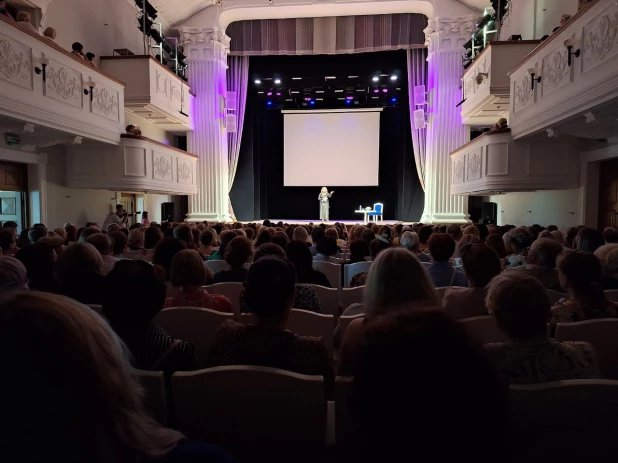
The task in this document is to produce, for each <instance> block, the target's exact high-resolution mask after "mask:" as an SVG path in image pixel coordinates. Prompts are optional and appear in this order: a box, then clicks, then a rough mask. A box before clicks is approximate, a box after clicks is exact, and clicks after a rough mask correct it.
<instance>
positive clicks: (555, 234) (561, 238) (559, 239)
mask: <svg viewBox="0 0 618 463" xmlns="http://www.w3.org/2000/svg"><path fill="white" fill-rule="evenodd" d="M550 233H551V236H552V238H553V239H554V240H556V241H557V242H558V243H560V245H562V246H564V235H563V234H562V232H561V231H560V230H552V231H551V232H550Z"/></svg>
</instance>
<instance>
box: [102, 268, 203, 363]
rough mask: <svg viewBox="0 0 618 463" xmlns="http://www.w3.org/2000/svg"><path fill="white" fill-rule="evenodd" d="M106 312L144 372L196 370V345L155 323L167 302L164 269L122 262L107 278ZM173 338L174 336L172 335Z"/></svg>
mask: <svg viewBox="0 0 618 463" xmlns="http://www.w3.org/2000/svg"><path fill="white" fill-rule="evenodd" d="M104 288H105V291H104V297H103V313H104V314H105V317H106V318H107V319H108V320H109V322H110V324H111V326H112V328H113V329H114V331H115V332H116V333H117V334H118V335H119V336H120V337H121V338H122V340H123V341H124V342H125V344H126V345H127V347H128V348H129V351H130V352H131V354H132V361H133V366H134V367H135V368H140V369H142V370H153V371H157V370H161V371H165V372H168V373H169V372H173V371H177V370H193V369H195V367H196V359H195V348H194V346H193V344H191V343H188V342H184V341H180V340H178V339H174V338H173V337H172V336H170V335H168V334H167V333H166V332H165V331H164V330H163V329H162V328H161V327H160V326H158V325H157V324H156V323H154V322H153V321H152V320H153V319H154V317H155V316H156V315H157V313H159V311H160V310H161V309H162V308H163V304H164V303H165V283H164V275H163V272H162V270H160V269H159V268H158V267H157V266H153V265H151V264H149V263H148V262H144V261H141V260H121V261H120V262H118V263H117V264H116V266H115V267H114V270H112V271H111V272H110V273H109V275H107V276H106V277H105V285H104ZM172 335H173V333H172Z"/></svg>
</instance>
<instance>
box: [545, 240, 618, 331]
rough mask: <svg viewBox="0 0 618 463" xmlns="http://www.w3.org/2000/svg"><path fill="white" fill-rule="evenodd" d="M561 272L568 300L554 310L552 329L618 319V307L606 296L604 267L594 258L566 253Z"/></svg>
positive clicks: (557, 304) (587, 255)
mask: <svg viewBox="0 0 618 463" xmlns="http://www.w3.org/2000/svg"><path fill="white" fill-rule="evenodd" d="M558 271H559V272H560V273H559V277H560V283H561V284H562V287H563V288H564V289H565V290H566V291H567V293H568V297H567V298H566V299H562V300H560V301H559V302H558V303H556V304H555V305H554V306H553V307H552V308H551V318H550V323H551V324H552V325H555V324H556V323H568V322H579V321H582V320H590V319H594V318H616V317H618V306H617V305H616V304H615V303H614V302H612V301H609V300H607V299H606V298H605V294H603V286H602V285H601V279H602V270H601V263H600V262H599V259H597V258H596V257H595V256H594V254H591V253H589V252H584V251H579V250H577V251H565V252H564V253H563V254H562V255H561V256H560V258H559V259H558Z"/></svg>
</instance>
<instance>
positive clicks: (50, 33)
mask: <svg viewBox="0 0 618 463" xmlns="http://www.w3.org/2000/svg"><path fill="white" fill-rule="evenodd" d="M57 36H58V34H57V33H56V29H54V28H53V27H48V28H46V29H45V30H44V31H43V37H45V38H46V39H49V40H51V41H52V42H54V41H55V40H56V37H57Z"/></svg>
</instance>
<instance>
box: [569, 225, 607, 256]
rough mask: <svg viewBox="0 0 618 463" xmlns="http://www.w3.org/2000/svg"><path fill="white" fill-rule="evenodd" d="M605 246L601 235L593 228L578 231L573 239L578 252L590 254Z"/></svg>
mask: <svg viewBox="0 0 618 463" xmlns="http://www.w3.org/2000/svg"><path fill="white" fill-rule="evenodd" d="M604 244H605V239H604V238H603V234H602V233H601V232H600V231H599V230H596V229H594V228H589V227H585V228H582V229H581V230H579V232H578V233H577V236H576V237H575V248H576V249H579V250H580V251H585V252H592V253H594V251H596V250H597V249H598V248H600V247H601V246H603V245H604Z"/></svg>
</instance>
